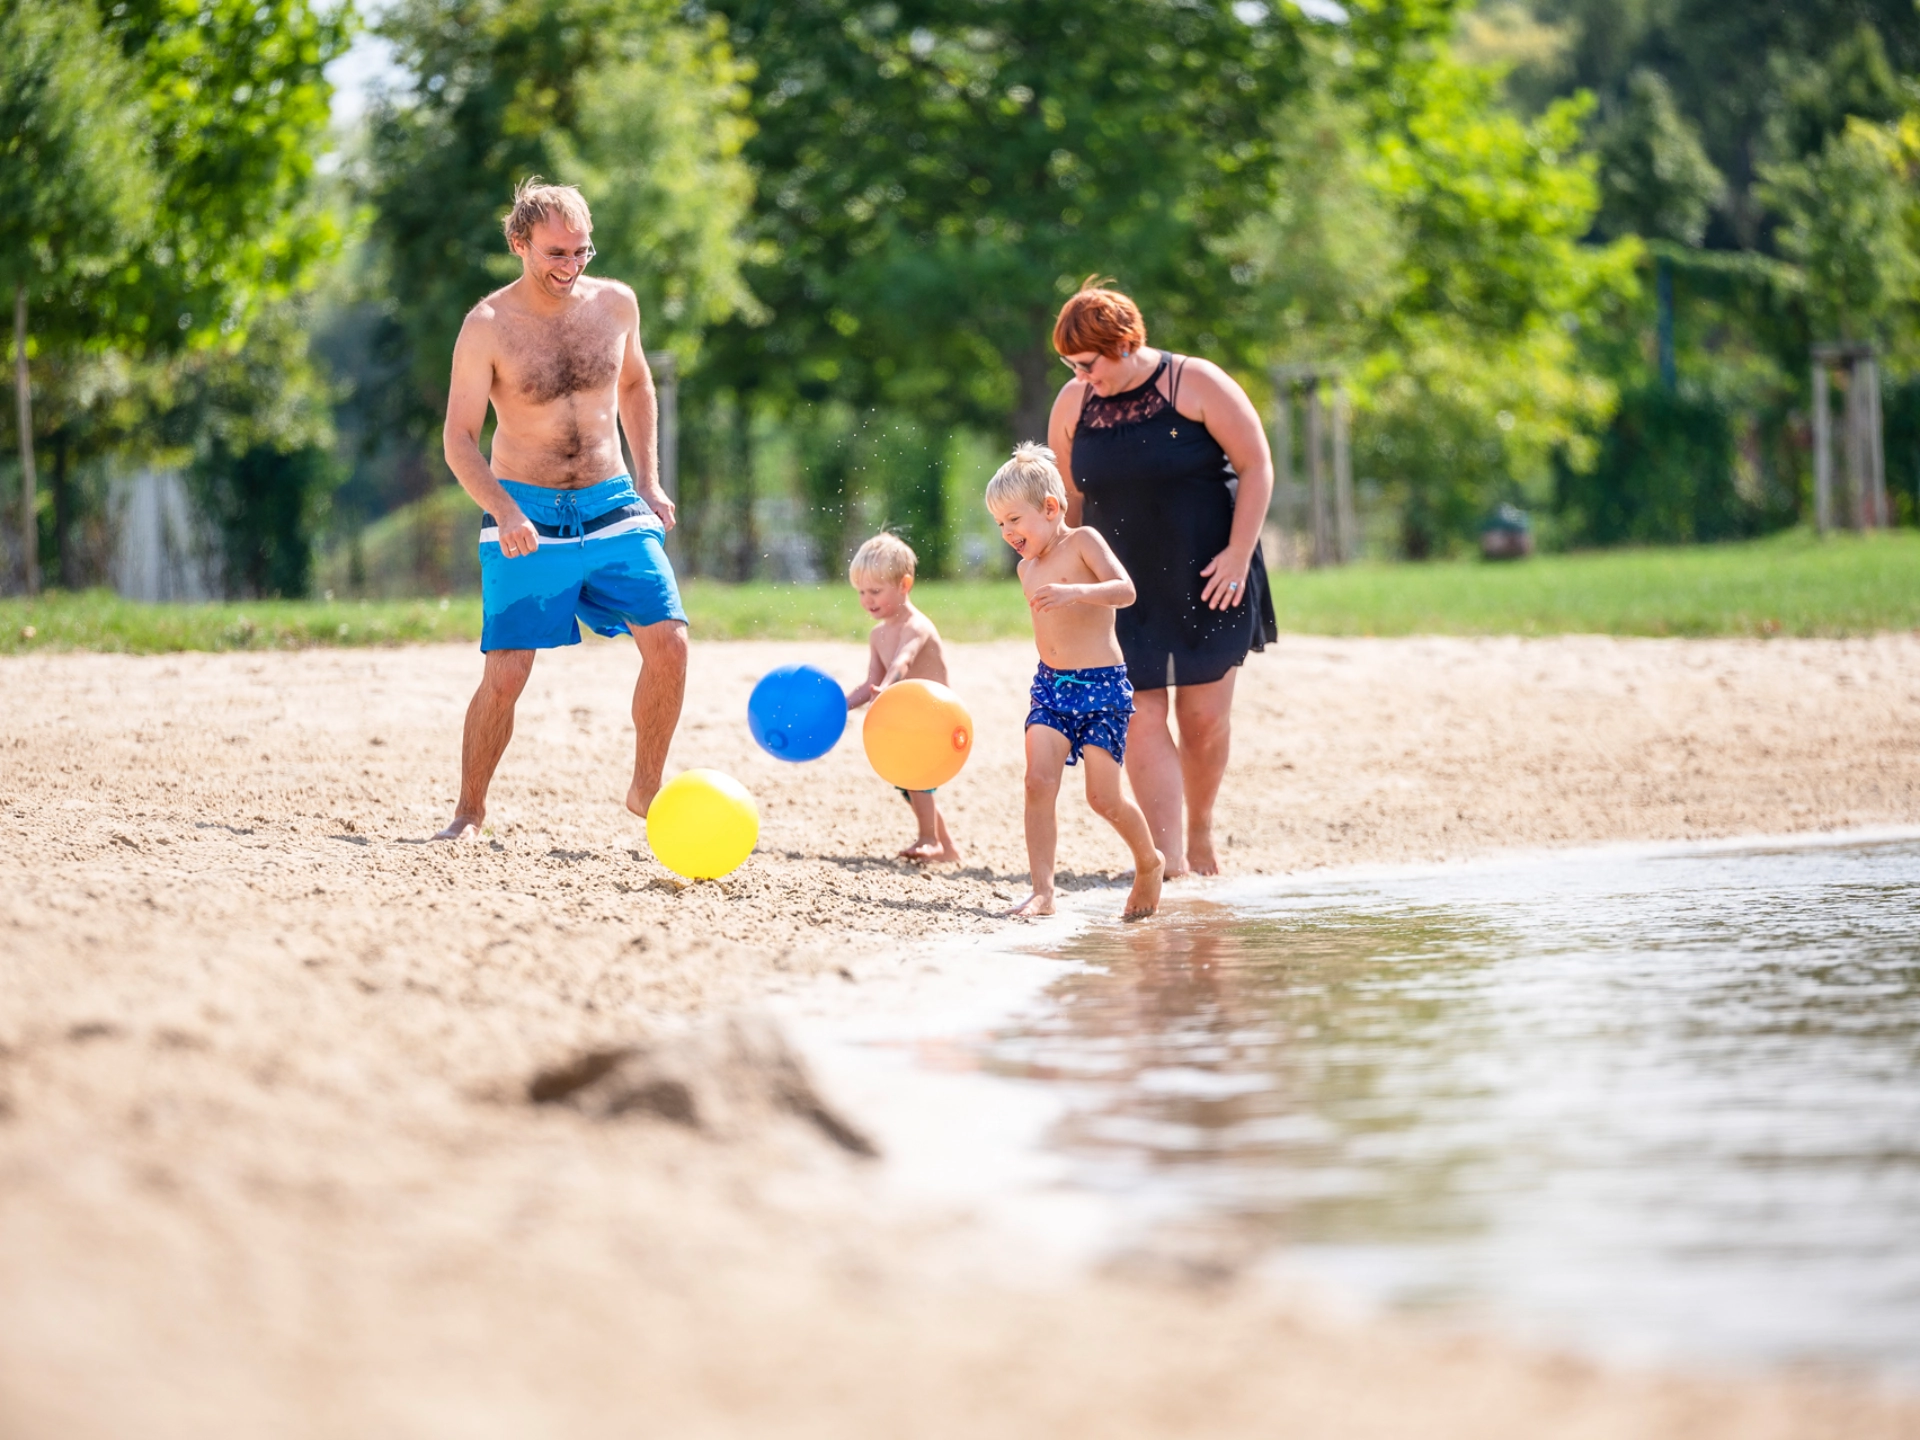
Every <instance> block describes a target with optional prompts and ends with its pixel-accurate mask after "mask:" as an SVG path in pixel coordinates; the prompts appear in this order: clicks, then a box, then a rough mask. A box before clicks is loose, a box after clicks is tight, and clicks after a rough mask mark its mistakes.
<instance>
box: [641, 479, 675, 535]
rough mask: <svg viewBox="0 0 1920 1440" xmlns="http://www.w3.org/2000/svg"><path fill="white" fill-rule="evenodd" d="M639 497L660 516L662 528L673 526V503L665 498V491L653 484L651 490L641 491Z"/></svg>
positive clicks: (668, 528) (666, 528)
mask: <svg viewBox="0 0 1920 1440" xmlns="http://www.w3.org/2000/svg"><path fill="white" fill-rule="evenodd" d="M640 498H641V499H642V500H644V501H646V502H647V508H648V509H649V510H651V511H653V513H654V514H656V515H658V516H659V517H660V527H661V528H662V529H663V530H671V529H672V528H673V515H674V510H675V506H674V503H673V502H672V501H671V500H669V499H668V498H667V492H666V491H664V490H662V489H660V488H659V487H658V486H655V487H654V488H653V490H652V491H651V492H648V491H642V492H641V493H640Z"/></svg>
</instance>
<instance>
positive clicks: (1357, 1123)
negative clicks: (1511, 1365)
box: [973, 839, 1920, 1383]
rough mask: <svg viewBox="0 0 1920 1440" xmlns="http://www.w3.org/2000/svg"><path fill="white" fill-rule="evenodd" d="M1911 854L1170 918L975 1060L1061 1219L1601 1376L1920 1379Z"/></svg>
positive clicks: (1917, 956) (1217, 906)
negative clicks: (1714, 1369)
mask: <svg viewBox="0 0 1920 1440" xmlns="http://www.w3.org/2000/svg"><path fill="white" fill-rule="evenodd" d="M1916 913H1920V840H1914V839H1903V840H1899V841H1893V842H1887V843H1877V844H1854V845H1821V846H1813V847H1808V848H1791V849H1785V848H1782V849H1772V848H1767V849H1731V848H1719V849H1705V850H1703V849H1697V848H1696V849H1691V850H1674V851H1668V852H1657V851H1656V852H1648V851H1639V852H1621V851H1612V852H1608V851H1599V852H1595V851H1588V852H1581V853H1578V854H1573V855H1569V856H1565V857H1546V858H1540V859H1531V860H1525V861H1512V862H1500V863H1491V864H1481V865H1473V866H1454V867H1434V868H1430V869H1422V870H1417V871H1402V872H1382V873H1380V874H1376V875H1373V876H1371V877H1368V878H1349V879H1344V880H1335V881H1333V882H1320V883H1310V882H1301V883H1297V884H1293V883H1286V882H1281V883H1279V884H1277V885H1275V886H1273V887H1272V888H1269V889H1267V890H1266V891H1265V892H1264V893H1258V894H1254V893H1252V892H1241V893H1240V894H1238V895H1229V896H1227V897H1226V899H1225V900H1224V901H1222V902H1212V903H1195V902H1185V903H1177V904H1175V905H1173V906H1171V907H1170V908H1169V911H1168V913H1167V914H1166V916H1165V917H1164V918H1163V919H1161V920H1159V921H1156V922H1154V923H1153V924H1151V925H1147V926H1137V927H1125V928H1122V927H1119V926H1113V927H1102V928H1098V929H1095V930H1093V931H1090V932H1087V933H1084V934H1082V935H1081V936H1079V937H1078V938H1076V939H1074V940H1072V941H1070V942H1068V943H1067V944H1065V945H1064V946H1062V947H1061V948H1060V949H1059V950H1058V951H1057V952H1055V953H1056V954H1058V955H1059V956H1060V957H1061V958H1063V959H1071V960H1074V961H1078V962H1081V967H1082V968H1077V969H1075V970H1074V971H1073V972H1071V973H1070V974H1068V975H1067V976H1065V977H1064V978H1062V979H1060V980H1059V981H1057V982H1056V983H1055V984H1053V985H1052V986H1051V987H1050V988H1049V990H1048V992H1047V995H1046V997H1045V999H1044V1000H1043V1001H1042V1003H1040V1004H1039V1005H1037V1006H1035V1007H1032V1008H1031V1009H1029V1010H1028V1011H1027V1012H1026V1013H1024V1014H1023V1015H1022V1016H1021V1017H1020V1018H1019V1019H1018V1020H1017V1021H1014V1022H1011V1023H1008V1024H1006V1025H1004V1026H1002V1027H1000V1028H998V1029H995V1030H993V1031H991V1032H989V1033H985V1034H982V1035H979V1036H977V1037H976V1038H975V1040H974V1042H973V1044H974V1049H975V1054H976V1057H977V1063H978V1064H979V1065H980V1066H981V1068H982V1069H984V1070H985V1071H987V1072H988V1073H989V1074H992V1075H995V1076H998V1077H1001V1080H1002V1081H1003V1083H1004V1082H1012V1083H1014V1084H1015V1085H1018V1086H1026V1085H1035V1086H1039V1087H1044V1088H1045V1090H1046V1091H1047V1092H1048V1093H1049V1095H1050V1098H1051V1099H1052V1101H1053V1103H1054V1104H1056V1105H1057V1106H1058V1107H1059V1110H1058V1112H1057V1113H1058V1118H1057V1119H1055V1121H1054V1122H1053V1124H1052V1125H1051V1127H1050V1128H1049V1132H1048V1134H1047V1137H1046V1139H1045V1141H1044V1144H1045V1146H1046V1147H1047V1148H1048V1149H1049V1150H1050V1151H1052V1152H1053V1155H1054V1157H1055V1158H1056V1159H1057V1160H1058V1161H1059V1162H1061V1168H1062V1170H1063V1172H1064V1176H1065V1181H1066V1183H1067V1184H1068V1185H1069V1186H1071V1187H1076V1188H1079V1189H1081V1190H1083V1191H1089V1192H1093V1193H1096V1194H1099V1195H1103V1196H1105V1197H1107V1198H1108V1199H1109V1201H1110V1202H1111V1203H1113V1204H1115V1205H1118V1206H1120V1207H1123V1208H1124V1209H1126V1210H1127V1211H1128V1212H1129V1214H1130V1215H1131V1217H1132V1219H1133V1220H1134V1221H1135V1222H1138V1223H1146V1224H1149V1225H1155V1224H1158V1225H1166V1226H1178V1227H1182V1228H1186V1229H1191V1228H1192V1227H1194V1226H1196V1225H1198V1226H1200V1227H1201V1228H1202V1229H1203V1231H1204V1230H1206V1229H1207V1228H1209V1227H1211V1228H1213V1229H1215V1230H1217V1231H1218V1232H1219V1233H1220V1234H1221V1235H1223V1236H1231V1237H1232V1238H1233V1240H1234V1242H1235V1243H1236V1244H1247V1243H1250V1244H1252V1245H1253V1246H1254V1248H1255V1250H1256V1252H1257V1253H1263V1254H1267V1255H1269V1256H1270V1257H1271V1259H1272V1261H1273V1263H1274V1264H1275V1266H1276V1267H1278V1268H1283V1269H1288V1270H1292V1271H1296V1272H1297V1271H1300V1270H1305V1271H1307V1272H1309V1273H1311V1274H1313V1275H1315V1276H1318V1277H1321V1278H1323V1279H1324V1280H1326V1281H1329V1282H1331V1288H1332V1289H1334V1290H1335V1291H1336V1292H1345V1293H1347V1294H1350V1295H1354V1296H1357V1297H1364V1298H1365V1299H1367V1300H1370V1301H1373V1302H1378V1303H1381V1304H1386V1305H1391V1306H1398V1307H1409V1308H1414V1309H1419V1310H1423V1311H1428V1312H1438V1313H1440V1314H1442V1315H1446V1316H1455V1317H1461V1318H1467V1319H1472V1320H1474V1321H1475V1322H1477V1323H1488V1324H1491V1325H1493V1326H1494V1327H1495V1328H1499V1329H1503V1330H1506V1331H1509V1332H1517V1333H1519V1334H1522V1335H1525V1336H1527V1337H1529V1338H1532V1339H1536V1340H1543V1341H1548V1342H1552V1343H1561V1344H1571V1345H1574V1346H1576V1347H1578V1348H1583V1349H1587V1350H1590V1351H1594V1352H1597V1353H1600V1354H1604V1355H1607V1356H1610V1357H1613V1358H1624V1359H1642V1360H1674V1359H1693V1360H1708V1361H1731V1362H1735V1363H1748V1362H1761V1363H1778V1362H1801V1363H1813V1364H1817V1365H1831V1366H1837V1367H1841V1368H1844V1369H1850V1370H1851V1369H1860V1370H1866V1371H1871V1372H1877V1373H1880V1374H1884V1375H1887V1376H1890V1377H1894V1378H1897V1379H1899V1380H1901V1381H1902V1382H1906V1383H1913V1382H1916V1381H1920V923H1917V922H1916V918H1915V917H1916Z"/></svg>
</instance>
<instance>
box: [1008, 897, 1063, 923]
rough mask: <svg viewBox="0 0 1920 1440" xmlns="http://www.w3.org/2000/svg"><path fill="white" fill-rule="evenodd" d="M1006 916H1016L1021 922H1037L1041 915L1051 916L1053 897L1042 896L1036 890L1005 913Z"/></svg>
mask: <svg viewBox="0 0 1920 1440" xmlns="http://www.w3.org/2000/svg"><path fill="white" fill-rule="evenodd" d="M1007 914H1009V915H1015V916H1018V917H1019V918H1020V919H1022V920H1037V919H1039V918H1040V917H1041V916H1042V915H1051V914H1053V896H1052V895H1051V894H1047V895H1042V894H1041V893H1040V892H1039V891H1038V890H1036V891H1034V892H1033V894H1031V895H1029V896H1027V898H1026V899H1024V900H1022V901H1021V902H1020V903H1019V904H1018V905H1016V906H1014V907H1013V908H1012V909H1011V910H1009V911H1007Z"/></svg>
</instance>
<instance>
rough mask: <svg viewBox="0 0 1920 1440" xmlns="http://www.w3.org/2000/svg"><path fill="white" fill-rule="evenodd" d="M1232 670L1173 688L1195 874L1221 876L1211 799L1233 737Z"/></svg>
mask: <svg viewBox="0 0 1920 1440" xmlns="http://www.w3.org/2000/svg"><path fill="white" fill-rule="evenodd" d="M1239 674H1240V672H1239V671H1238V670H1229V671H1227V673H1226V674H1225V675H1224V676H1223V677H1222V678H1220V679H1218V680H1215V681H1213V682H1212V683H1211V684H1208V685H1182V686H1180V687H1179V688H1178V689H1177V690H1175V691H1174V695H1173V713H1174V718H1175V719H1176V720H1178V721H1179V724H1180V778H1181V782H1182V788H1183V789H1184V790H1185V792H1186V800H1187V835H1186V840H1187V863H1188V864H1189V865H1191V866H1192V867H1193V872H1194V874H1196V875H1218V874H1219V873H1220V860H1219V857H1218V856H1216V855H1215V854H1214V850H1213V802H1214V800H1215V799H1216V798H1217V797H1218V796H1219V794H1220V782H1221V780H1222V779H1224V778H1225V777H1226V773H1227V751H1228V749H1229V748H1230V742H1231V740H1232V738H1233V682H1234V680H1235V678H1236V677H1238V675H1239Z"/></svg>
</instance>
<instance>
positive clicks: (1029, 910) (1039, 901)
mask: <svg viewBox="0 0 1920 1440" xmlns="http://www.w3.org/2000/svg"><path fill="white" fill-rule="evenodd" d="M1154 889H1155V891H1156V893H1157V892H1158V890H1159V886H1158V885H1156V886H1155V887H1154ZM1007 914H1009V915H1014V916H1018V917H1019V918H1020V919H1022V920H1037V919H1039V918H1040V917H1041V916H1042V915H1051V914H1053V896H1051V895H1042V894H1041V893H1040V892H1039V891H1038V890H1036V891H1034V892H1033V894H1031V895H1029V896H1027V898H1026V899H1024V900H1022V901H1021V902H1020V903H1019V904H1018V905H1016V906H1014V907H1013V908H1012V909H1011V910H1009V911H1007Z"/></svg>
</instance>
